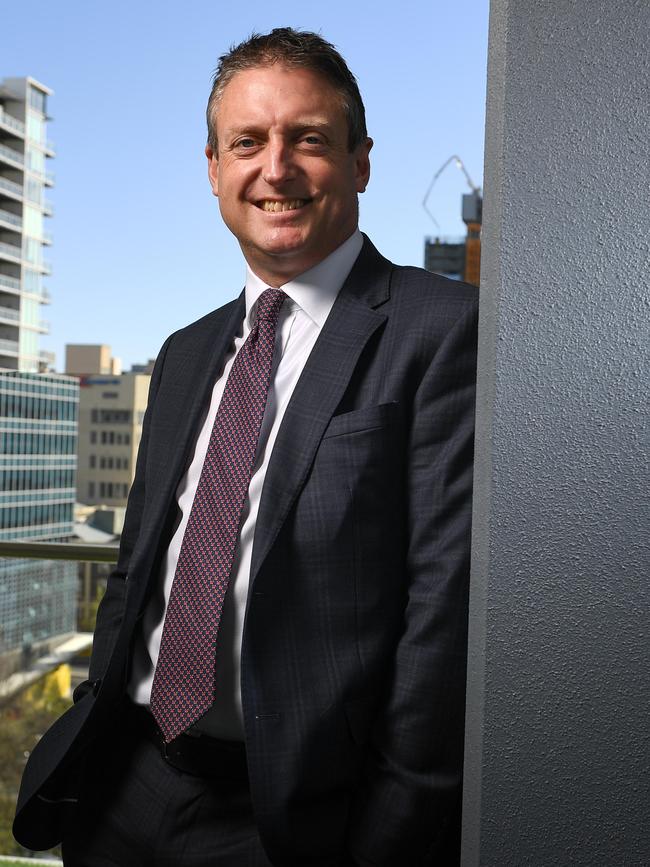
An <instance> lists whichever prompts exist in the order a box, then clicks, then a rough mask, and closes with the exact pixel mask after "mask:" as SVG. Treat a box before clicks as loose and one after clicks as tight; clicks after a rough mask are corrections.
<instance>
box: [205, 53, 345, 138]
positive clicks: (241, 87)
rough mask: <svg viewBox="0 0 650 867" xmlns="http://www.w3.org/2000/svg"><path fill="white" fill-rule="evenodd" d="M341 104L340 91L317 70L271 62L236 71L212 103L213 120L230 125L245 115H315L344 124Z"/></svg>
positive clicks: (244, 119) (246, 116)
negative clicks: (213, 105) (213, 106)
mask: <svg viewBox="0 0 650 867" xmlns="http://www.w3.org/2000/svg"><path fill="white" fill-rule="evenodd" d="M344 106H345V101H344V98H343V96H342V94H341V93H340V92H339V91H338V90H337V89H336V88H335V87H334V86H333V85H332V84H331V83H330V82H329V81H328V79H327V78H325V76H324V75H322V74H321V73H320V72H318V71H316V70H313V69H309V68H308V67H302V66H298V67H291V66H285V65H283V64H281V63H273V64H266V65H262V66H254V67H251V68H250V69H243V70H241V71H239V72H236V73H235V74H234V75H233V77H232V78H231V79H230V80H229V81H228V82H227V83H226V84H225V86H224V88H223V90H222V92H221V94H220V96H219V98H218V99H217V101H216V103H215V108H214V112H215V114H214V119H215V121H216V122H217V124H219V121H221V122H222V123H226V124H227V125H228V126H229V125H230V123H231V121H236V122H240V121H244V122H245V121H246V119H247V118H250V119H251V120H253V119H254V118H255V117H258V118H260V119H262V118H268V119H270V118H271V117H272V116H273V117H277V118H283V119H290V118H291V117H292V116H296V117H298V116H301V117H302V116H308V115H314V116H319V117H320V118H321V119H328V120H330V121H331V122H334V123H335V122H337V121H340V120H342V121H343V122H344V123H345V124H346V125H347V119H346V117H345V110H344Z"/></svg>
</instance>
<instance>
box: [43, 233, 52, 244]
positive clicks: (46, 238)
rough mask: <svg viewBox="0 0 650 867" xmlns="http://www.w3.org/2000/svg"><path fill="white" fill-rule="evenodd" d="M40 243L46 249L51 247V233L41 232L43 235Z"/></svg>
mask: <svg viewBox="0 0 650 867" xmlns="http://www.w3.org/2000/svg"><path fill="white" fill-rule="evenodd" d="M41 241H42V242H43V243H44V244H47V245H48V247H49V246H51V244H52V241H53V239H52V233H51V232H43V234H42V235H41Z"/></svg>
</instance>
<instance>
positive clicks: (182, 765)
mask: <svg viewBox="0 0 650 867" xmlns="http://www.w3.org/2000/svg"><path fill="white" fill-rule="evenodd" d="M127 718H128V721H129V724H130V726H131V727H132V728H133V730H134V731H135V732H137V733H139V734H140V735H142V736H143V737H145V738H147V740H149V741H151V742H152V743H153V744H155V745H156V747H157V748H158V750H159V752H160V755H161V756H162V757H163V759H164V760H165V761H166V762H167V763H168V764H170V765H172V767H174V768H176V769H177V770H179V771H183V773H186V774H192V775H193V776H195V777H215V778H221V779H224V780H233V781H234V780H240V781H241V780H246V779H247V778H248V768H247V765H246V748H245V747H244V744H243V743H242V742H241V741H224V740H220V739H219V738H213V737H210V735H206V734H203V733H201V732H197V734H195V735H194V734H192V735H189V734H186V733H185V732H183V734H180V735H179V736H178V737H177V738H174V740H173V741H170V742H169V743H165V740H164V738H163V736H162V732H161V731H160V729H159V728H158V725H157V723H156V721H155V719H154V718H153V716H152V714H151V713H150V712H149V711H148V710H147V708H146V707H143V706H142V705H138V704H134V703H133V702H130V701H129V702H128V708H127Z"/></svg>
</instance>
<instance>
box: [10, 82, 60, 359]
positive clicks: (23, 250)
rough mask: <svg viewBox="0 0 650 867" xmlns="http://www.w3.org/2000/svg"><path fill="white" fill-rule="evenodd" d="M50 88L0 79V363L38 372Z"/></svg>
mask: <svg viewBox="0 0 650 867" xmlns="http://www.w3.org/2000/svg"><path fill="white" fill-rule="evenodd" d="M50 94H51V91H50V90H49V88H47V87H45V85H43V84H40V83H39V82H38V81H36V80H35V79H33V78H7V79H4V80H3V81H0V367H1V368H8V369H10V370H23V371H32V372H36V371H38V370H40V369H42V366H43V363H44V361H45V358H44V356H45V354H44V353H41V351H40V348H39V338H40V335H41V334H45V333H47V331H48V324H47V322H45V321H43V319H41V305H43V304H46V303H48V301H49V295H48V292H47V289H46V288H45V287H44V285H43V279H44V278H45V277H47V276H48V275H49V274H50V273H51V266H50V265H49V264H48V262H47V260H46V259H45V258H44V255H43V254H44V250H45V248H46V247H47V246H48V245H49V244H51V242H52V239H51V236H50V234H49V232H48V231H46V229H45V218H46V217H49V216H51V215H52V206H51V204H50V203H49V202H48V201H47V199H46V198H45V190H46V189H47V188H48V187H51V186H53V184H54V180H53V176H52V174H51V173H50V172H49V171H48V170H47V163H48V160H49V159H50V158H51V157H53V156H54V148H53V145H52V144H51V142H49V141H48V139H47V121H48V115H47V100H48V97H49V95H50Z"/></svg>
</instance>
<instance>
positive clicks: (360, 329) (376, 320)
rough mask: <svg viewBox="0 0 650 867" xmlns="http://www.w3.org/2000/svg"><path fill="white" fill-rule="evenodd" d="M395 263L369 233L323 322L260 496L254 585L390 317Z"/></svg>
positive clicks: (254, 559) (288, 410)
mask: <svg viewBox="0 0 650 867" xmlns="http://www.w3.org/2000/svg"><path fill="white" fill-rule="evenodd" d="M390 269H391V265H390V263H389V262H387V260H385V259H384V258H383V257H382V256H380V255H379V253H378V252H377V251H376V250H375V248H374V247H373V246H372V244H371V243H370V242H369V241H368V240H367V239H366V241H365V243H364V247H363V249H362V251H361V253H360V254H359V258H358V259H357V262H356V263H355V265H354V267H353V269H352V271H351V272H350V275H349V277H348V278H347V280H346V281H345V284H344V285H343V288H342V289H341V291H340V293H339V295H338V297H337V299H336V302H335V303H334V306H333V307H332V311H331V313H330V315H329V317H328V318H327V321H326V322H325V325H324V326H323V329H322V331H321V333H320V335H319V337H318V340H317V341H316V344H315V346H314V349H313V350H312V352H311V354H310V356H309V358H308V360H307V363H306V365H305V368H304V370H303V372H302V374H301V376H300V379H299V380H298V383H297V385H296V388H295V390H294V393H293V395H292V397H291V400H290V401H289V405H288V407H287V409H286V412H285V415H284V418H283V420H282V424H281V425H280V430H279V432H278V437H277V439H276V442H275V446H274V448H273V454H272V456H271V460H270V462H269V468H268V470H267V474H266V479H265V482H264V489H263V492H262V499H261V502H260V507H259V512H258V516H257V523H256V526H255V540H254V544H253V555H252V564H251V585H252V583H253V581H254V579H255V576H256V575H257V572H258V571H259V568H260V566H261V564H262V563H263V561H264V559H265V557H266V555H267V554H268V552H269V549H270V547H271V545H272V544H273V542H274V540H275V538H276V536H277V534H278V532H279V530H280V528H281V526H282V524H283V523H284V521H285V519H286V517H287V515H288V513H289V510H290V509H291V506H292V504H293V503H294V501H295V499H296V497H297V496H298V493H299V492H300V489H301V488H302V486H303V484H304V482H305V480H306V478H307V474H308V472H309V468H310V467H311V464H312V462H313V460H314V456H315V454H316V450H317V448H318V445H319V443H320V440H321V437H322V435H323V433H324V431H325V428H326V427H327V425H328V423H329V421H330V420H331V417H332V415H333V414H334V412H335V410H336V407H337V406H338V404H339V403H340V402H341V399H342V397H343V395H344V393H345V390H346V388H347V386H348V383H349V382H350V378H351V377H352V374H353V372H354V369H355V367H356V364H357V361H358V359H359V356H360V355H361V352H362V351H363V348H364V346H365V345H366V343H367V342H368V340H369V339H370V337H371V336H372V334H373V333H374V332H375V331H376V330H377V328H379V326H380V325H382V323H383V322H384V321H385V320H386V316H385V315H384V314H383V313H380V312H378V311H376V310H374V309H373V308H374V307H376V306H378V305H379V304H381V303H383V302H384V301H385V300H387V298H388V291H389V280H390Z"/></svg>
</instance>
